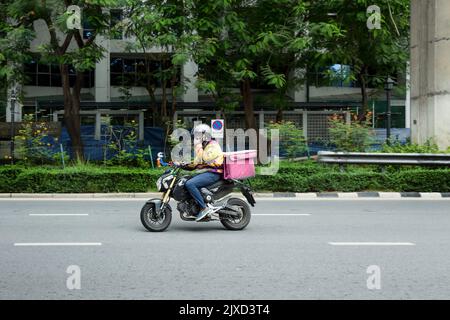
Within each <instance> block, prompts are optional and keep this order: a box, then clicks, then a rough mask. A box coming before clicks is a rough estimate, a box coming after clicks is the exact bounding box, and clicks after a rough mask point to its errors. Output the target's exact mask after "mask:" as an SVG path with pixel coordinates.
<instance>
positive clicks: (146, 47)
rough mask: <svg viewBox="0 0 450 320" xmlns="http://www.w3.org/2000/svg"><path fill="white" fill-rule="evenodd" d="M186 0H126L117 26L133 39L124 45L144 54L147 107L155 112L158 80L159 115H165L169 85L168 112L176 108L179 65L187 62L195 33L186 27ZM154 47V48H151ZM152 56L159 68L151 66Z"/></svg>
mask: <svg viewBox="0 0 450 320" xmlns="http://www.w3.org/2000/svg"><path fill="white" fill-rule="evenodd" d="M189 3H190V2H189V1H182V0H169V1H165V3H164V4H163V5H162V4H161V1H157V0H149V1H140V0H127V1H126V6H125V9H124V20H123V21H122V22H121V23H119V26H120V27H122V28H124V30H125V33H126V34H127V36H131V37H134V38H135V39H136V41H133V42H128V45H127V49H128V51H131V52H136V53H142V54H143V55H144V58H145V66H144V68H143V69H144V72H142V75H141V76H142V77H143V80H144V81H143V83H144V84H145V88H146V90H147V92H148V93H149V96H150V100H151V109H152V110H153V113H154V115H157V114H158V113H159V112H158V109H157V108H156V97H155V90H156V84H157V83H158V82H160V83H161V89H162V101H161V110H159V111H160V115H161V117H162V118H166V117H167V116H168V108H167V102H168V101H167V96H168V93H167V89H168V86H169V85H170V87H171V95H172V113H173V112H175V108H176V97H177V95H178V94H179V93H180V91H182V90H183V89H184V88H183V87H182V86H180V85H179V84H178V75H179V73H180V68H181V66H182V65H183V64H184V63H186V62H187V60H188V59H189V55H188V53H187V51H188V49H187V48H188V47H189V46H192V45H193V44H194V43H195V41H196V39H197V37H196V36H195V34H193V32H192V31H191V30H190V23H189V13H188V8H189ZM155 48H157V49H158V50H157V52H155ZM154 60H157V61H159V63H160V66H161V67H160V68H159V70H155V69H154V67H153V66H152V62H153V61H154Z"/></svg>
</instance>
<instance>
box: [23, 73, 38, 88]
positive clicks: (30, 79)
mask: <svg viewBox="0 0 450 320" xmlns="http://www.w3.org/2000/svg"><path fill="white" fill-rule="evenodd" d="M36 77H37V74H36V72H35V73H26V74H25V85H26V86H37V79H36Z"/></svg>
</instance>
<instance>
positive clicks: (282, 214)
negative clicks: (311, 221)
mask: <svg viewBox="0 0 450 320" xmlns="http://www.w3.org/2000/svg"><path fill="white" fill-rule="evenodd" d="M310 215H311V213H253V214H252V216H310Z"/></svg>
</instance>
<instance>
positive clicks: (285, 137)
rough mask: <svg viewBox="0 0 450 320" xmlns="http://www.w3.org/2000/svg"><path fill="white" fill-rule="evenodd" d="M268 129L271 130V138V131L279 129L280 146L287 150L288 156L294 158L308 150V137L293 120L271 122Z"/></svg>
mask: <svg viewBox="0 0 450 320" xmlns="http://www.w3.org/2000/svg"><path fill="white" fill-rule="evenodd" d="M267 129H268V130H269V131H268V132H269V138H270V139H271V138H272V137H271V136H270V133H271V131H270V130H278V132H279V139H280V140H279V142H280V148H281V149H283V150H285V151H286V154H287V158H288V159H293V158H295V157H300V156H302V155H304V153H305V152H306V151H307V150H308V145H307V144H306V139H305V136H304V134H303V131H302V130H300V129H298V128H297V127H296V126H295V124H294V123H293V122H291V121H281V122H276V123H274V122H271V123H270V124H269V125H268V126H267Z"/></svg>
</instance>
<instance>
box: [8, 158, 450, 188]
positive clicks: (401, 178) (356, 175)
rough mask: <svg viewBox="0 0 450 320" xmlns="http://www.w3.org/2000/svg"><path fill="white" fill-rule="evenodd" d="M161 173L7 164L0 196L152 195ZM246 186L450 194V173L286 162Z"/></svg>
mask: <svg viewBox="0 0 450 320" xmlns="http://www.w3.org/2000/svg"><path fill="white" fill-rule="evenodd" d="M164 170H165V169H164V168H159V169H151V170H146V169H141V168H126V167H95V166H86V165H85V166H79V167H67V168H66V169H60V168H54V167H38V168H35V167H33V168H27V167H23V166H9V165H8V166H2V167H0V193H4V192H8V193H9V192H13V193H18V192H26V193H31V192H37V193H58V192H60V193H84V192H148V191H155V188H156V186H155V182H156V180H157V179H158V178H159V176H160V175H161V174H162V172H163V171H164ZM250 182H251V185H252V186H253V188H254V190H255V191H271V192H327V191H341V192H358V191H397V192H406V191H415V192H450V169H423V168H417V167H414V168H410V169H404V168H402V169H400V170H399V169H398V168H397V169H396V168H389V169H388V170H387V171H385V172H380V170H379V168H377V167H375V166H373V167H366V166H364V167H357V166H349V167H347V169H346V171H345V172H340V170H339V167H338V166H327V165H323V164H319V163H316V162H313V161H306V162H300V163H299V162H287V161H285V162H281V165H280V168H279V171H278V173H277V174H276V175H273V176H261V175H257V176H256V177H255V178H254V179H251V180H250Z"/></svg>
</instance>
